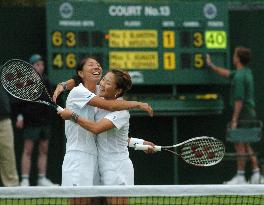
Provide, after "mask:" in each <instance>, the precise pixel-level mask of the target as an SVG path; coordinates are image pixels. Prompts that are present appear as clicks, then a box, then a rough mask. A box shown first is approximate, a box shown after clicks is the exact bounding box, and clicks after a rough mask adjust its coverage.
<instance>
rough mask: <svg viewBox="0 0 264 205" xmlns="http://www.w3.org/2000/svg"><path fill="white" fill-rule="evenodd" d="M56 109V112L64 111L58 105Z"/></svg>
mask: <svg viewBox="0 0 264 205" xmlns="http://www.w3.org/2000/svg"><path fill="white" fill-rule="evenodd" d="M56 109H57V111H58V112H62V111H63V110H64V109H63V108H62V107H61V106H59V105H58V106H57V108H56Z"/></svg>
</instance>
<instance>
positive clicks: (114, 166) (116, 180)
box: [99, 158, 134, 185]
mask: <svg viewBox="0 0 264 205" xmlns="http://www.w3.org/2000/svg"><path fill="white" fill-rule="evenodd" d="M99 170H100V176H101V183H102V184H103V185H134V167H133V164H132V162H131V160H130V159H129V158H128V159H125V160H115V161H114V160H113V161H110V160H108V161H105V160H102V159H99Z"/></svg>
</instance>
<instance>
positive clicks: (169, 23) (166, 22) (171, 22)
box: [162, 21, 175, 27]
mask: <svg viewBox="0 0 264 205" xmlns="http://www.w3.org/2000/svg"><path fill="white" fill-rule="evenodd" d="M162 26H163V27H175V22H174V21H163V22H162Z"/></svg>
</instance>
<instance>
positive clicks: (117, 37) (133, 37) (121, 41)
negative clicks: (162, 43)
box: [109, 30, 158, 48]
mask: <svg viewBox="0 0 264 205" xmlns="http://www.w3.org/2000/svg"><path fill="white" fill-rule="evenodd" d="M109 47H110V48H156V47H158V32H157V30H110V31H109Z"/></svg>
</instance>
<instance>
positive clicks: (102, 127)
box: [59, 108, 115, 134]
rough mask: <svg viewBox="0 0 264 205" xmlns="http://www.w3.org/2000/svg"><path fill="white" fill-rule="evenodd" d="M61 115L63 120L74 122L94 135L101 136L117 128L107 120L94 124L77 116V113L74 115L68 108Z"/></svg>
mask: <svg viewBox="0 0 264 205" xmlns="http://www.w3.org/2000/svg"><path fill="white" fill-rule="evenodd" d="M59 115H60V116H61V118H62V119H64V120H72V121H74V122H75V123H77V124H78V125H80V126H81V127H83V128H84V129H86V130H88V131H90V132H92V133H94V134H99V133H101V132H105V131H107V130H110V129H112V128H114V127H115V125H114V124H113V123H112V122H111V121H110V120H108V119H106V118H103V119H101V120H100V121H98V122H94V121H92V120H88V119H86V118H83V117H81V116H78V115H76V113H73V111H71V110H69V109H67V108H65V109H64V110H63V111H62V112H59Z"/></svg>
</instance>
